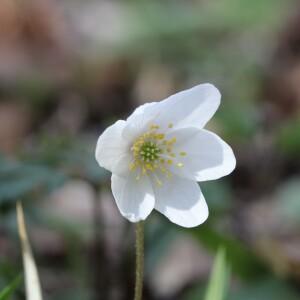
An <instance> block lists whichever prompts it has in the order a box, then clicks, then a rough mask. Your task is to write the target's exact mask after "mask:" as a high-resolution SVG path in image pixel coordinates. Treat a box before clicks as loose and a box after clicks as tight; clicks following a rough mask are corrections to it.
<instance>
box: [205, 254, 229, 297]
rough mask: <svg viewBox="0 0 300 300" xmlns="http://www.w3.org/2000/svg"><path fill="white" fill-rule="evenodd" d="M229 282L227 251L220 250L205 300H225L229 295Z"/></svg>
mask: <svg viewBox="0 0 300 300" xmlns="http://www.w3.org/2000/svg"><path fill="white" fill-rule="evenodd" d="M228 280H229V269H228V267H227V265H226V255H225V250H224V249H223V248H219V250H218V253H217V255H216V258H215V262H214V266H213V270H212V273H211V276H210V280H209V284H208V287H207V291H206V295H205V298H204V300H224V299H225V297H226V293H227V286H228Z"/></svg>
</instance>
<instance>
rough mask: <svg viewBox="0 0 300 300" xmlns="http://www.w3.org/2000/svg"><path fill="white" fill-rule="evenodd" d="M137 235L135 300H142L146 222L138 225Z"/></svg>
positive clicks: (136, 228)
mask: <svg viewBox="0 0 300 300" xmlns="http://www.w3.org/2000/svg"><path fill="white" fill-rule="evenodd" d="M135 234H136V242H135V247H136V250H135V251H136V266H135V290H134V300H142V294H143V277H144V221H140V222H138V223H137V224H136V227H135Z"/></svg>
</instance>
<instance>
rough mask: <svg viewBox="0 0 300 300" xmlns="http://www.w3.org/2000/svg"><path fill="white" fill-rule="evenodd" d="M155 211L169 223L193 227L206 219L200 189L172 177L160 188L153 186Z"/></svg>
mask: <svg viewBox="0 0 300 300" xmlns="http://www.w3.org/2000/svg"><path fill="white" fill-rule="evenodd" d="M153 188H154V194H155V209H156V210H158V211H159V212H160V213H162V214H164V215H165V216H166V217H167V218H168V219H169V220H170V221H171V222H173V223H175V224H177V225H180V226H183V227H195V226H198V225H200V224H202V223H203V222H204V221H205V220H206V219H207V217H208V207H207V204H206V202H205V199H204V197H203V195H202V192H201V190H200V187H199V186H198V184H197V183H196V182H194V181H191V180H187V179H183V178H180V177H177V176H172V177H171V178H170V179H167V180H165V181H164V182H163V184H162V185H161V186H157V185H153Z"/></svg>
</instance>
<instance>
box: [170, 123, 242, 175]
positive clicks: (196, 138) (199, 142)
mask: <svg viewBox="0 0 300 300" xmlns="http://www.w3.org/2000/svg"><path fill="white" fill-rule="evenodd" d="M172 137H176V143H175V144H174V152H175V153H177V155H176V158H174V161H175V163H174V164H173V165H172V166H171V172H174V173H175V174H177V175H179V176H181V177H184V178H188V179H192V180H196V181H206V180H213V179H218V178H220V177H223V176H226V175H228V174H229V173H231V172H232V171H233V170H234V168H235V166H236V159H235V156H234V154H233V151H232V149H231V147H230V146H229V145H228V144H226V143H225V142H224V141H223V140H222V139H221V138H220V137H219V136H217V135H216V134H214V133H212V132H210V131H208V130H205V129H200V130H199V129H197V128H182V129H178V130H174V131H172V132H170V133H169V134H168V138H172ZM180 152H185V153H186V154H185V155H184V156H181V155H180V154H179V153H180ZM176 163H182V164H183V166H182V167H178V166H176Z"/></svg>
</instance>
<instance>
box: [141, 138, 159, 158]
mask: <svg viewBox="0 0 300 300" xmlns="http://www.w3.org/2000/svg"><path fill="white" fill-rule="evenodd" d="M140 149H141V151H140V156H141V160H143V161H145V162H153V161H155V160H157V159H158V157H159V153H161V149H160V148H159V147H158V145H157V144H156V143H153V142H150V141H147V142H145V143H144V144H143V145H142V146H141V148H140Z"/></svg>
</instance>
